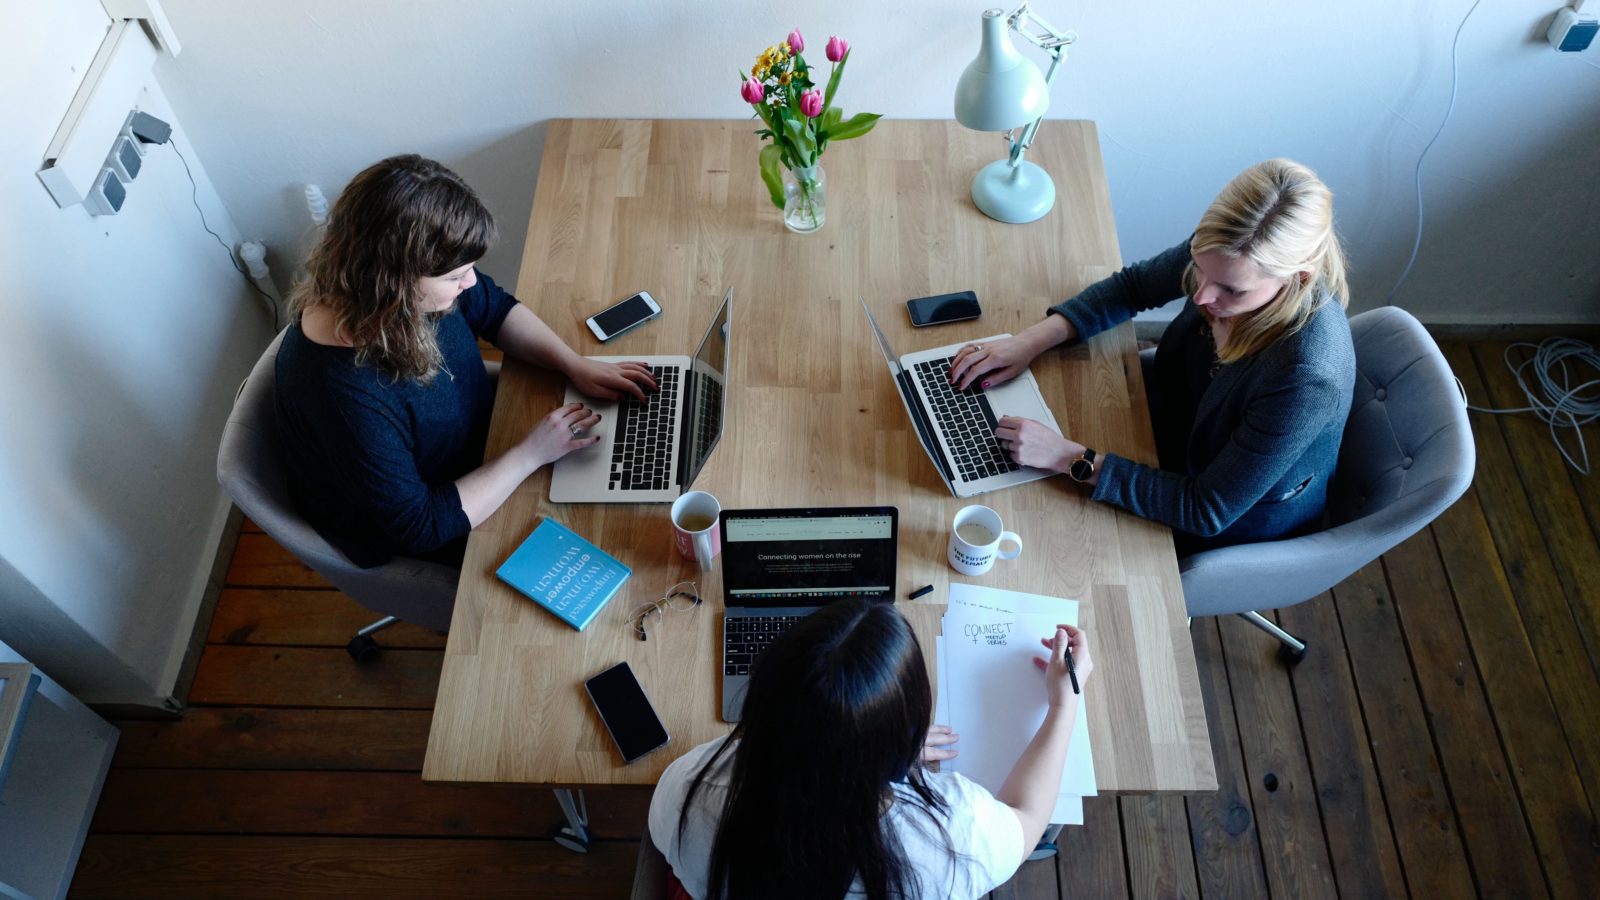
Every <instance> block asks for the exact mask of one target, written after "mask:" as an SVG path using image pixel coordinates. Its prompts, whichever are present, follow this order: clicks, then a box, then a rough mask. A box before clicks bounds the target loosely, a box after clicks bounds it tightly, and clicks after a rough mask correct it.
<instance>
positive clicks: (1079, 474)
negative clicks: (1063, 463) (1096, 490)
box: [1067, 459, 1094, 481]
mask: <svg viewBox="0 0 1600 900" xmlns="http://www.w3.org/2000/svg"><path fill="white" fill-rule="evenodd" d="M1067 474H1069V475H1071V476H1072V477H1073V479H1074V480H1076V481H1088V480H1089V479H1090V478H1092V477H1093V476H1094V463H1091V462H1089V461H1088V460H1087V459H1075V460H1073V461H1072V466H1071V468H1070V469H1068V471H1067Z"/></svg>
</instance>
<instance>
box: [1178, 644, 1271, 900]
mask: <svg viewBox="0 0 1600 900" xmlns="http://www.w3.org/2000/svg"><path fill="white" fill-rule="evenodd" d="M1189 633H1190V635H1191V637H1192V638H1193V640H1194V655H1195V664H1196V667H1197V668H1198V670H1199V672H1200V695H1201V698H1202V699H1203V700H1204V702H1205V710H1206V724H1207V727H1208V728H1209V730H1210V732H1211V752H1212V755H1213V757H1214V758H1215V760H1216V769H1217V790H1216V792H1215V793H1209V794H1193V795H1190V796H1189V797H1187V798H1186V803H1187V806H1188V812H1189V840H1190V843H1191V845H1192V846H1193V848H1194V857H1195V869H1196V876H1197V878H1198V879H1199V882H1200V893H1201V894H1202V895H1203V896H1206V897H1264V896H1266V894H1267V882H1266V871H1265V868H1264V866H1263V864H1262V861H1261V837H1260V835H1259V834H1258V833H1257V831H1256V823H1255V816H1254V814H1252V813H1251V807H1250V787H1249V785H1248V783H1247V782H1248V780H1249V776H1248V775H1246V774H1245V767H1244V753H1243V751H1242V750H1241V749H1240V747H1239V725H1238V722H1237V721H1236V720H1235V718H1234V708H1233V694H1232V691H1231V689H1230V687H1229V685H1228V672H1227V667H1226V666H1224V665H1223V658H1222V638H1221V635H1220V633H1219V631H1218V626H1217V621H1216V619H1215V618H1212V617H1203V618H1199V619H1195V620H1194V622H1193V623H1192V624H1191V625H1190V626H1189Z"/></svg>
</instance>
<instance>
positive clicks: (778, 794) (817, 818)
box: [678, 601, 949, 900]
mask: <svg viewBox="0 0 1600 900" xmlns="http://www.w3.org/2000/svg"><path fill="white" fill-rule="evenodd" d="M932 711H933V695H932V691H931V690H930V688H929V685H928V671H927V668H926V667H925V666H924V664H923V661H922V648H921V647H920V646H919V645H918V643H917V636H916V634H915V632H913V631H912V630H911V625H910V623H908V622H907V621H906V620H905V618H904V617H903V616H901V615H900V613H899V612H898V611H896V610H895V608H894V606H893V604H888V603H872V602H867V601H850V602H838V603H833V604H830V605H829V606H827V607H824V608H823V609H821V610H819V611H817V612H816V613H813V614H812V615H810V616H808V617H806V618H805V619H804V620H802V621H801V622H800V623H799V624H798V625H796V626H795V628H794V629H793V630H791V631H790V632H789V633H788V634H785V635H783V636H782V637H781V638H779V639H778V640H776V641H774V642H773V643H772V645H771V646H770V647H768V648H767V649H766V650H765V651H764V652H763V653H762V654H761V656H760V657H758V659H757V662H756V664H755V667H754V668H753V669H752V671H751V673H750V690H749V693H748V694H747V695H746V697H745V705H744V719H743V721H741V722H740V723H739V724H738V726H737V727H735V728H734V730H733V734H732V735H731V736H730V738H729V740H728V741H727V742H726V743H724V744H723V745H722V747H721V748H719V749H718V750H717V752H716V753H715V754H713V755H712V757H711V759H710V760H708V761H707V762H706V764H705V766H703V767H702V768H701V769H700V771H699V772H698V773H696V775H695V778H694V781H693V782H692V783H691V784H690V786H689V792H688V794H687V796H686V798H685V800H684V807H683V811H682V812H681V813H680V815H679V818H678V830H679V835H680V837H681V835H682V833H683V830H684V828H685V827H686V825H687V822H688V813H689V809H690V808H691V806H692V804H693V801H694V796H695V794H696V792H698V791H699V790H700V787H701V783H702V782H703V780H704V779H705V777H706V774H707V773H708V772H709V771H711V770H712V768H713V767H715V766H716V765H717V763H718V760H719V758H720V757H721V756H722V755H723V754H724V752H727V751H728V748H730V747H733V746H735V744H734V742H735V741H737V742H738V744H737V749H736V750H734V751H733V772H732V780H731V783H730V785H729V790H728V795H727V799H726V801H725V803H724V804H723V808H722V815H721V818H720V819H719V822H718V825H717V834H716V839H715V841H714V842H713V844H712V847H711V860H710V868H709V870H708V878H707V884H708V891H709V893H708V895H707V897H708V900H724V898H762V900H766V898H788V897H793V898H806V900H813V898H832V897H843V896H844V895H845V893H846V892H847V891H849V889H850V886H851V884H852V883H853V882H854V881H855V880H857V879H860V882H861V885H862V887H863V888H864V889H865V891H866V895H867V897H868V898H870V900H886V898H890V897H905V896H910V895H914V894H916V893H918V889H917V873H916V872H915V871H914V870H913V869H912V868H911V867H910V865H909V864H908V862H907V860H906V858H905V852H904V849H903V847H902V846H901V844H900V841H899V839H898V838H897V837H896V835H895V833H894V832H893V831H892V830H890V829H887V828H885V827H884V816H883V814H884V811H885V810H886V809H887V806H886V804H887V803H888V802H890V801H891V799H892V800H893V802H911V803H912V804H913V805H914V806H917V807H920V810H921V812H922V813H924V814H926V815H927V816H928V819H929V822H930V824H931V825H932V829H933V831H934V832H935V833H937V834H939V835H941V836H943V837H944V839H945V843H946V846H947V847H948V845H949V836H948V835H947V834H946V833H945V831H944V828H943V825H942V824H941V820H942V815H943V814H944V813H947V812H948V811H949V807H948V805H947V804H946V803H945V802H944V800H943V799H942V798H941V797H939V795H937V794H935V793H934V792H933V791H932V790H930V789H929V787H928V785H927V782H926V780H925V779H924V777H923V770H922V762H921V754H922V743H923V740H924V737H925V735H926V734H927V730H928V723H929V720H930V717H931V714H932ZM897 782H901V783H904V784H905V785H907V786H908V787H909V788H910V791H911V797H914V798H915V799H911V797H906V796H904V795H900V796H896V795H895V794H893V793H892V791H893V790H894V788H893V787H892V786H893V785H894V784H896V783H897Z"/></svg>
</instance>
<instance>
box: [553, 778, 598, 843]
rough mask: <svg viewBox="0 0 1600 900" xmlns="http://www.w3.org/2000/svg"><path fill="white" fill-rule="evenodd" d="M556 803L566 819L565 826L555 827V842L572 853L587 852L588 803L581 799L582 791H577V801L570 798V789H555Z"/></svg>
mask: <svg viewBox="0 0 1600 900" xmlns="http://www.w3.org/2000/svg"><path fill="white" fill-rule="evenodd" d="M555 794H556V802H557V803H559V804H561V812H562V814H563V815H565V816H566V817H567V824H565V825H558V826H556V833H555V842H556V843H558V844H560V845H561V846H563V847H565V848H567V849H568V850H571V851H572V852H573V853H588V852H589V840H590V839H589V803H588V801H587V800H585V799H584V797H583V791H582V790H579V791H578V797H577V800H576V801H574V800H573V797H572V788H555Z"/></svg>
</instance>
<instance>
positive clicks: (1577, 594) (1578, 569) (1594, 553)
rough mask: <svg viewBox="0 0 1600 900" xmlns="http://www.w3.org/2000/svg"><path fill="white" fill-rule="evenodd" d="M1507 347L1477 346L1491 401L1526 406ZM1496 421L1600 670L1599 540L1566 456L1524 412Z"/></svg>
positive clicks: (1547, 430)
mask: <svg viewBox="0 0 1600 900" xmlns="http://www.w3.org/2000/svg"><path fill="white" fill-rule="evenodd" d="M1503 350H1504V345H1503V344H1487V345H1486V344H1478V345H1475V346H1474V347H1473V355H1474V356H1475V357H1476V359H1477V361H1478V370H1479V372H1480V374H1482V376H1483V380H1484V387H1485V388H1486V389H1487V390H1488V397H1489V402H1490V403H1492V404H1494V405H1495V406H1496V407H1498V408H1501V409H1506V408H1514V407H1518V406H1525V405H1527V398H1526V396H1525V395H1524V394H1523V392H1522V389H1521V388H1519V387H1518V386H1517V382H1516V379H1515V378H1514V377H1513V376H1512V374H1511V372H1510V371H1509V370H1508V369H1507V368H1506V367H1505V365H1504V363H1503V362H1502V352H1503ZM1514 358H1515V357H1514ZM1495 419H1496V421H1497V424H1499V426H1500V432H1501V434H1503V435H1504V436H1505V440H1506V445H1507V447H1508V449H1509V450H1510V451H1511V457H1512V459H1513V460H1515V461H1516V467H1517V472H1518V474H1519V475H1520V476H1521V479H1522V486H1523V489H1524V490H1525V491H1527V494H1528V504H1529V507H1530V508H1531V509H1532V511H1533V518H1534V521H1535V522H1536V523H1537V524H1538V527H1539V531H1540V533H1541V534H1543V536H1544V543H1545V547H1546V548H1547V549H1548V550H1549V553H1550V560H1551V562H1552V563H1554V564H1555V568H1556V575H1557V576H1558V578H1559V580H1560V582H1561V587H1562V588H1563V590H1565V592H1566V597H1567V602H1568V603H1569V604H1571V606H1572V613H1573V618H1574V619H1575V620H1576V621H1577V623H1578V628H1579V630H1580V631H1581V632H1582V634H1583V638H1584V643H1585V645H1586V646H1587V647H1588V648H1589V660H1590V663H1591V665H1594V666H1595V667H1596V671H1600V540H1596V537H1595V532H1594V531H1593V530H1592V529H1590V527H1589V520H1588V517H1587V516H1586V515H1585V514H1584V509H1583V503H1582V501H1581V500H1580V499H1579V498H1578V494H1577V493H1576V492H1575V491H1573V490H1572V480H1571V478H1569V477H1568V475H1567V472H1566V468H1567V463H1566V460H1565V459H1563V458H1562V456H1561V452H1560V451H1559V450H1558V449H1556V445H1555V444H1554V443H1552V442H1551V440H1550V428H1549V426H1547V425H1545V424H1544V423H1543V422H1540V421H1539V420H1538V419H1537V418H1535V417H1533V416H1526V415H1503V416H1496V417H1495Z"/></svg>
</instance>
